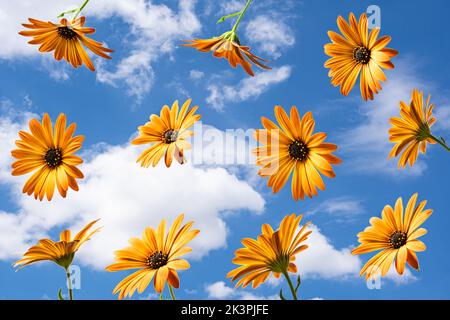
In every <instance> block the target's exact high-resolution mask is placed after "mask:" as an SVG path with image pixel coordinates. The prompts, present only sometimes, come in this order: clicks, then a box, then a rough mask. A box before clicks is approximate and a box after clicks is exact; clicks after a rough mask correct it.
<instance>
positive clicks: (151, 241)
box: [106, 214, 200, 299]
mask: <svg viewBox="0 0 450 320" xmlns="http://www.w3.org/2000/svg"><path fill="white" fill-rule="evenodd" d="M183 219H184V215H183V214H180V215H179V216H178V217H177V218H176V219H175V221H174V223H173V224H172V226H171V227H170V230H169V232H168V234H167V235H166V221H165V220H162V221H161V223H160V224H159V226H158V229H156V230H155V229H153V228H150V227H148V228H146V229H145V231H144V233H143V235H142V239H138V238H131V239H130V244H131V246H130V247H128V248H125V249H122V250H119V251H116V252H115V254H116V263H114V264H112V265H110V266H108V267H106V270H107V271H121V270H132V269H139V270H137V271H136V272H134V273H132V274H130V275H129V276H127V277H126V278H125V279H123V280H122V281H121V282H120V283H119V284H118V285H117V286H116V288H115V289H114V291H113V294H116V293H117V292H119V299H123V298H124V297H126V296H129V297H131V296H132V295H133V293H134V292H135V291H136V290H137V291H138V292H139V293H142V292H144V290H145V289H146V288H147V286H148V285H149V284H150V282H151V281H152V280H153V282H154V287H155V290H156V291H157V292H159V293H161V292H162V291H163V290H164V286H165V285H166V283H167V282H168V283H169V288H170V290H172V289H171V287H173V288H179V286H180V279H179V277H178V273H177V270H186V269H189V267H190V265H189V262H187V261H186V260H185V259H181V256H183V255H185V254H186V253H188V252H191V251H192V249H191V248H190V247H186V245H187V244H188V243H189V242H190V241H191V240H192V239H193V238H195V236H197V234H198V233H199V232H200V231H199V230H191V227H192V225H193V224H194V223H193V222H188V223H186V224H185V225H183V226H182V223H183Z"/></svg>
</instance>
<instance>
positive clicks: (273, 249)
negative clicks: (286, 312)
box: [227, 214, 311, 299]
mask: <svg viewBox="0 0 450 320" xmlns="http://www.w3.org/2000/svg"><path fill="white" fill-rule="evenodd" d="M301 220H302V215H298V216H296V215H295V214H291V215H287V216H285V217H284V218H283V220H282V221H281V223H280V227H279V229H278V230H276V231H274V230H273V228H272V227H271V226H270V225H269V224H264V225H263V226H262V228H261V232H262V234H261V235H259V236H258V238H257V239H251V238H245V239H243V240H242V244H243V245H244V248H240V249H238V250H236V253H235V258H234V259H233V263H234V264H237V265H239V267H238V268H236V269H234V270H232V271H231V272H229V273H228V275H227V277H229V278H231V280H232V281H235V280H237V279H239V281H238V282H237V283H236V288H237V287H239V286H242V287H243V288H245V287H246V286H248V285H249V284H250V283H252V287H253V288H256V287H258V286H259V285H260V284H261V283H263V282H265V281H266V280H267V278H268V277H269V276H270V275H271V274H273V275H274V276H275V278H279V277H280V275H281V274H283V275H284V276H285V277H286V280H287V281H288V283H289V286H290V287H291V290H292V294H293V296H294V298H295V299H297V296H296V291H297V290H295V289H294V288H293V286H292V282H291V280H290V278H289V274H288V273H289V272H292V273H297V266H296V265H295V263H294V260H295V255H296V254H298V253H300V252H301V251H303V250H305V249H307V248H308V246H307V245H305V244H302V242H303V241H305V240H306V239H307V238H308V236H309V235H310V234H311V231H305V229H306V228H307V226H308V225H309V222H308V223H306V224H305V225H304V226H303V227H302V228H301V229H300V230H297V229H298V228H299V225H300V221H301ZM297 289H298V287H297Z"/></svg>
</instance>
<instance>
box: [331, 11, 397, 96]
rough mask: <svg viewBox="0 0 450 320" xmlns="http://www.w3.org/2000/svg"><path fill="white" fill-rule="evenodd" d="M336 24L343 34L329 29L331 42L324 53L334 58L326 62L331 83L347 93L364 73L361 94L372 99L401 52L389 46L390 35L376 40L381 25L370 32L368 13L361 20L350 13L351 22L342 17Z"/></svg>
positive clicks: (361, 79)
mask: <svg viewBox="0 0 450 320" xmlns="http://www.w3.org/2000/svg"><path fill="white" fill-rule="evenodd" d="M337 25H338V27H339V30H340V31H341V33H342V35H343V36H341V35H340V34H338V33H336V32H333V31H328V36H329V37H330V39H331V41H332V43H328V44H326V45H325V53H326V54H327V55H329V56H331V57H332V58H330V59H329V60H327V61H326V62H325V65H324V66H325V68H329V69H330V71H329V72H328V76H329V77H331V83H332V84H333V85H334V86H335V87H336V86H339V85H340V86H341V93H342V94H343V95H345V96H346V95H348V94H349V93H350V91H351V90H352V89H353V86H354V85H355V82H356V79H357V78H358V75H360V74H361V76H360V90H361V95H362V97H363V99H364V100H368V99H371V100H373V94H374V93H378V91H379V90H381V84H380V81H386V76H385V74H384V72H383V71H382V69H394V65H393V64H392V62H391V61H390V60H391V58H393V57H395V56H396V55H397V54H398V52H397V51H396V50H394V49H390V48H386V46H387V45H388V44H389V42H390V41H391V37H389V36H382V37H380V38H379V39H377V38H378V34H379V33H380V28H373V29H372V30H371V31H370V34H369V30H368V26H367V16H366V14H365V13H363V14H362V15H361V17H360V18H359V21H357V20H356V17H355V15H354V14H353V13H350V16H349V23H347V21H345V19H344V18H342V17H341V16H339V17H338V19H337Z"/></svg>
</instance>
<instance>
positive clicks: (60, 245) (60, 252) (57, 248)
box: [14, 220, 100, 300]
mask: <svg viewBox="0 0 450 320" xmlns="http://www.w3.org/2000/svg"><path fill="white" fill-rule="evenodd" d="M97 221H98V220H95V221H92V222H91V223H89V224H88V225H86V226H85V227H84V228H83V229H82V230H81V231H80V232H78V233H77V234H76V235H75V237H74V238H73V239H72V236H71V232H70V230H64V231H62V232H61V234H60V236H59V241H53V240H50V239H41V240H39V243H38V244H37V245H35V246H32V247H31V248H30V249H28V251H27V252H25V254H24V255H23V258H22V259H20V260H18V261H17V262H16V263H15V264H14V267H19V268H23V267H25V266H27V265H31V264H34V263H36V262H40V261H53V262H54V263H56V264H57V265H59V266H61V267H63V268H64V269H65V270H66V276H67V278H68V283H69V296H70V300H72V299H73V292H72V288H71V281H70V272H69V267H70V265H71V264H72V261H73V259H74V257H75V253H76V252H77V251H78V249H79V248H80V247H81V245H82V244H83V243H85V242H86V241H88V240H89V239H90V238H91V237H92V236H93V235H94V234H95V233H97V232H98V231H100V228H97V229H95V230H93V231H91V230H90V229H91V227H92V226H93V225H94V224H95V223H96V222H97Z"/></svg>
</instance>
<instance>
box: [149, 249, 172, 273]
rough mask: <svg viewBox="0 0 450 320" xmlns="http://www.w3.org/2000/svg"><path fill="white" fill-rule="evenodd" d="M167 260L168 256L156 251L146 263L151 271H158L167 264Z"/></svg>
mask: <svg viewBox="0 0 450 320" xmlns="http://www.w3.org/2000/svg"><path fill="white" fill-rule="evenodd" d="M167 260H169V255H168V254H164V253H162V251H156V252H154V253H152V255H151V256H150V257H149V258H148V259H147V263H148V266H149V267H150V268H151V269H159V268H161V267H162V266H165V265H166V264H167Z"/></svg>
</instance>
